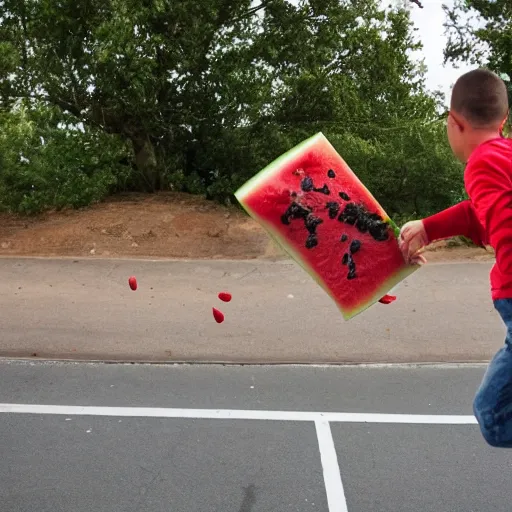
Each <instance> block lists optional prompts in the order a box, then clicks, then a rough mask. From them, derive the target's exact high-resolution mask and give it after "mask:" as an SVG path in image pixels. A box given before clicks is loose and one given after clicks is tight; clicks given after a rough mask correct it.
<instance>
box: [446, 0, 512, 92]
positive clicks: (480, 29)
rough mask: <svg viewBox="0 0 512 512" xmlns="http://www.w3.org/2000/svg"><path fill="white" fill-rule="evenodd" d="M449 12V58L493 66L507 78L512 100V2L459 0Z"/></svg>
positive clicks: (504, 0) (448, 59) (493, 68)
mask: <svg viewBox="0 0 512 512" xmlns="http://www.w3.org/2000/svg"><path fill="white" fill-rule="evenodd" d="M445 11H446V14H447V23H446V27H447V31H448V35H449V40H448V44H447V46H446V49H445V61H451V62H455V63H457V62H461V61H462V62H469V63H471V64H474V65H480V66H487V67H489V68H490V69H492V70H493V71H495V72H496V73H498V74H499V75H501V76H502V77H503V78H505V79H506V81H507V85H508V89H509V98H510V100H511V102H512V84H511V82H510V79H511V78H512V2H511V1H510V0H458V1H457V2H456V3H455V5H454V6H453V7H452V8H447V7H445Z"/></svg>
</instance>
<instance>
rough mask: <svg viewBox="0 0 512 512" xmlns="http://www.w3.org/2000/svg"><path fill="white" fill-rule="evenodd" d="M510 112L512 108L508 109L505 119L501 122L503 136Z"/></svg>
mask: <svg viewBox="0 0 512 512" xmlns="http://www.w3.org/2000/svg"><path fill="white" fill-rule="evenodd" d="M509 114H510V109H509V110H507V115H506V116H505V119H503V121H502V122H501V125H500V135H501V136H502V137H503V129H504V128H505V125H506V124H507V120H508V116H509Z"/></svg>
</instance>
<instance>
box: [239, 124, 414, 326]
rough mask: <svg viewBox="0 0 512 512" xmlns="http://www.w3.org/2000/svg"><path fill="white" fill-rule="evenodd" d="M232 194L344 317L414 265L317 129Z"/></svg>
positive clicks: (377, 296)
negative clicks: (304, 271)
mask: <svg viewBox="0 0 512 512" xmlns="http://www.w3.org/2000/svg"><path fill="white" fill-rule="evenodd" d="M235 197H236V198H237V200H238V201H239V202H240V204H241V205H242V206H243V207H244V208H245V210H246V211H247V212H248V213H249V214H250V215H251V216H252V217H253V218H254V219H255V220H256V221H257V222H258V223H260V224H261V225H262V226H263V227H264V228H265V229H266V230H267V231H268V233H269V234H270V235H271V236H272V237H273V238H274V239H275V240H276V241H277V242H278V243H279V244H280V245H281V246H282V247H283V248H284V249H285V250H286V251H287V252H288V253H289V254H290V256H291V257H292V258H293V259H294V260H295V261H296V262H297V263H299V264H300V265H301V266H302V267H303V268H304V269H305V270H306V271H307V272H308V273H309V274H310V275H311V276H312V277H313V278H314V279H315V280H316V281H317V282H318V283H319V284H320V285H321V286H322V288H323V289H324V290H325V291H326V292H327V293H328V294H329V295H330V296H331V298H332V299H333V300H334V301H335V302H336V304H337V305H338V307H339V309H340V310H341V312H342V314H343V317H344V318H345V319H346V320H348V319H350V318H352V317H354V316H356V315H357V314H359V313H361V312H362V311H364V310H365V309H367V308H368V307H370V306H371V305H372V304H374V303H376V302H377V301H379V299H381V298H382V297H383V296H384V295H386V294H387V292H388V291H390V290H391V289H392V288H393V287H395V286H396V285H397V284H398V283H399V282H400V281H402V280H403V279H405V278H406V277H407V276H408V275H410V274H411V273H412V272H414V271H415V270H417V268H419V266H418V265H408V264H406V263H405V262H404V259H403V257H402V254H401V252H400V249H399V247H398V241H397V237H398V234H399V229H398V228H397V226H396V225H395V224H394V223H393V222H392V221H391V219H390V218H389V217H388V215H387V214H386V212H385V211H384V210H383V208H382V207H381V206H380V204H379V203H378V202H377V201H376V200H375V198H374V197H373V196H372V195H371V193H370V192H369V191H368V189H367V188H366V187H365V186H364V185H363V184H362V183H361V181H360V180H359V179H358V178H357V176H356V175H355V174H354V173H353V172H352V170H351V169H350V168H349V167H348V165H347V164H346V162H345V161H344V160H343V159H342V158H341V156H340V155H339V154H338V153H337V152H336V150H335V149H334V147H333V146H332V145H331V144H330V143H329V141H328V140H327V139H326V138H325V136H324V135H323V134H322V133H317V134H316V135H314V136H313V137H311V138H309V139H307V140H305V141H303V142H302V143H300V144H299V145H297V146H295V147H294V148H293V149H291V150H290V151H288V152H287V153H285V154H284V155H282V156H280V157H279V158H277V159H276V160H274V162H272V163H271V164H270V165H268V166H267V167H265V168H264V169H263V170H262V171H260V172H259V173H258V174H257V175H256V176H254V177H253V178H251V179H250V180H249V181H247V183H245V184H244V185H243V186H242V187H241V188H240V189H238V190H237V191H236V192H235Z"/></svg>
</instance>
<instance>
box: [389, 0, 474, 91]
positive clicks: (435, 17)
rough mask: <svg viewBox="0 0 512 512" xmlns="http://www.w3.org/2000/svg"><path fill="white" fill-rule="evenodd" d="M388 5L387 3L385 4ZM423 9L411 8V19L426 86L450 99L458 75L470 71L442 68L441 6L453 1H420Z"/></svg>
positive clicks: (466, 67)
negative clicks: (426, 69) (419, 46)
mask: <svg viewBox="0 0 512 512" xmlns="http://www.w3.org/2000/svg"><path fill="white" fill-rule="evenodd" d="M386 3H389V2H386ZM422 4H423V9H420V8H419V7H417V6H416V5H413V6H412V7H411V18H412V20H413V22H414V24H415V26H416V27H417V28H418V32H417V33H416V34H417V36H418V37H419V38H420V39H421V42H422V43H423V51H422V56H423V58H424V59H425V64H426V65H427V67H428V73H427V85H428V87H429V88H431V89H441V90H442V91H443V92H444V93H445V94H446V101H449V99H450V89H451V86H452V85H453V83H454V82H455V80H456V79H457V77H458V76H459V75H461V74H462V73H464V72H465V71H467V70H469V69H471V67H468V66H465V65H459V67H458V68H454V67H453V66H451V65H449V64H447V65H446V66H443V50H444V47H445V45H446V36H445V35H444V30H445V29H444V27H443V23H444V21H445V14H444V11H443V9H442V5H443V4H446V5H450V6H451V5H453V0H422Z"/></svg>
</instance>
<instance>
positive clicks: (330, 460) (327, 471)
mask: <svg viewBox="0 0 512 512" xmlns="http://www.w3.org/2000/svg"><path fill="white" fill-rule="evenodd" d="M315 427H316V435H317V437H318V447H319V448H320V458H321V460H322V470H323V473H324V483H325V491H326V492H327V505H328V508H329V512H348V508H347V500H346V499H345V491H344V490H343V483H342V481H341V475H340V467H339V464H338V457H337V455H336V448H335V447H334V441H333V439H332V432H331V427H330V426H329V422H327V421H315Z"/></svg>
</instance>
